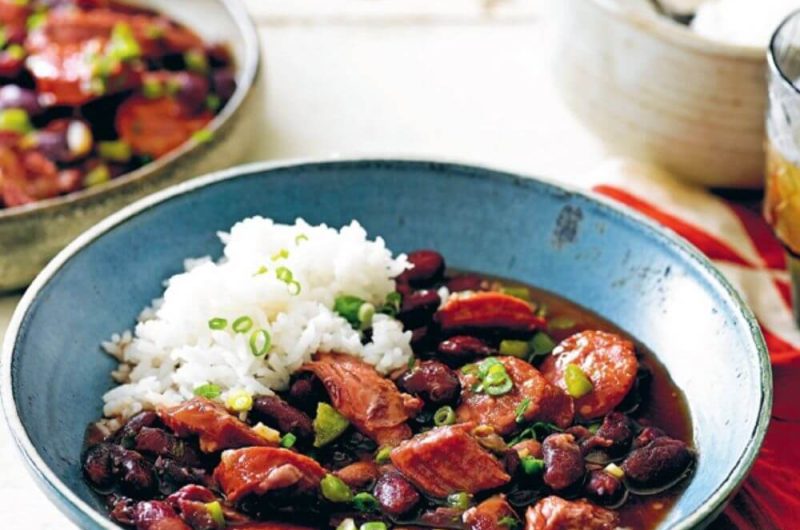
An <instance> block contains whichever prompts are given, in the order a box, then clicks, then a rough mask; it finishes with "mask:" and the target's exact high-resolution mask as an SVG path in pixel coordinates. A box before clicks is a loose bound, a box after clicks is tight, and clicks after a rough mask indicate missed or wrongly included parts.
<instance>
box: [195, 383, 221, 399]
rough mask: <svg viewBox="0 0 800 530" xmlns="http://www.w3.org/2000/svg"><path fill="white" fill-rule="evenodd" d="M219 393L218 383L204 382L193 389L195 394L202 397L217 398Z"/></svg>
mask: <svg viewBox="0 0 800 530" xmlns="http://www.w3.org/2000/svg"><path fill="white" fill-rule="evenodd" d="M221 393H222V389H221V388H220V387H219V385H215V384H213V383H206V384H204V385H200V386H198V387H197V388H195V389H194V395H195V396H199V397H204V398H206V399H214V398H218V397H219V395H220V394H221Z"/></svg>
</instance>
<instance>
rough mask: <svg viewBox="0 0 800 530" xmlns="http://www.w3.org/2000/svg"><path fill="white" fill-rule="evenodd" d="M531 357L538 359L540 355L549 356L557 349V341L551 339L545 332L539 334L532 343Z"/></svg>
mask: <svg viewBox="0 0 800 530" xmlns="http://www.w3.org/2000/svg"><path fill="white" fill-rule="evenodd" d="M530 347H531V350H533V351H532V352H531V356H532V357H538V356H540V355H549V354H550V352H552V351H553V348H555V347H556V343H555V341H554V340H553V339H552V338H550V335H548V334H547V333H545V332H543V331H539V332H537V333H536V334H535V335H534V336H533V338H532V339H531V341H530Z"/></svg>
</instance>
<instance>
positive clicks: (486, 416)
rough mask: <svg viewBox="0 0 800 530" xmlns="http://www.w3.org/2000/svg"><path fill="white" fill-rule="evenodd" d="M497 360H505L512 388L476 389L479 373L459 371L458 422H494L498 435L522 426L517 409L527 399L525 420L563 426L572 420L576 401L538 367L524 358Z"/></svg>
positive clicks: (502, 358) (502, 361)
mask: <svg viewBox="0 0 800 530" xmlns="http://www.w3.org/2000/svg"><path fill="white" fill-rule="evenodd" d="M497 359H498V360H499V361H500V362H501V363H503V366H505V368H506V373H508V375H509V377H510V378H511V381H512V382H513V385H514V386H513V387H512V388H511V391H510V392H508V393H507V394H503V395H501V396H490V395H488V394H485V393H479V392H474V391H473V390H472V388H473V386H474V385H475V384H476V383H478V378H477V376H476V375H475V374H465V373H463V371H461V370H459V372H458V377H459V380H460V381H461V405H459V407H458V409H456V417H457V418H458V421H460V422H466V421H472V422H475V423H478V424H482V425H491V426H492V427H494V429H495V431H497V432H498V433H499V434H502V435H506V434H508V433H510V432H513V431H514V430H515V429H516V428H517V427H518V426H519V425H520V424H519V423H517V414H518V410H517V409H518V408H519V407H520V406H521V405H523V402H524V401H525V400H526V399H527V400H528V401H527V403H528V405H527V407H525V411H524V413H523V414H522V416H523V418H524V422H531V421H546V422H551V423H555V424H556V425H558V426H559V427H561V428H564V427H567V426H569V425H570V424H571V423H572V417H573V404H572V399H571V398H570V397H569V396H568V395H567V394H566V393H564V392H563V391H562V390H561V389H560V388H558V387H556V386H554V385H551V384H550V383H549V382H548V381H547V379H545V378H544V377H543V376H542V374H541V373H539V371H538V370H537V369H536V368H534V367H533V366H531V365H530V364H529V363H527V362H525V361H523V360H522V359H517V358H516V357H508V356H502V357H497Z"/></svg>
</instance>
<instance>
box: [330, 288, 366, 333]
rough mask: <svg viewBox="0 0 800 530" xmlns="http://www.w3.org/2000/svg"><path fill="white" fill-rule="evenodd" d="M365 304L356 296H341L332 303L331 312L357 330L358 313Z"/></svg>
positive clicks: (359, 322)
mask: <svg viewBox="0 0 800 530" xmlns="http://www.w3.org/2000/svg"><path fill="white" fill-rule="evenodd" d="M365 303H366V302H365V301H364V300H362V299H361V298H359V297H357V296H350V295H347V294H343V295H340V296H337V297H336V299H335V300H334V301H333V310H334V311H335V312H336V313H337V314H339V316H341V317H342V318H344V319H345V320H347V321H348V322H349V323H350V325H351V326H353V327H354V328H358V327H360V326H361V320H359V318H358V311H359V309H361V306H362V305H364V304H365Z"/></svg>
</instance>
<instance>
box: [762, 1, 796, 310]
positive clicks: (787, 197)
mask: <svg viewBox="0 0 800 530" xmlns="http://www.w3.org/2000/svg"><path fill="white" fill-rule="evenodd" d="M767 62H768V65H769V66H768V74H767V76H768V91H769V104H768V107H767V118H766V121H767V124H766V125H767V140H766V154H767V167H766V190H765V195H764V217H765V218H766V219H767V221H768V222H769V223H770V225H772V228H773V230H774V231H775V235H776V236H777V237H778V239H780V241H781V243H783V246H784V248H785V249H786V255H787V261H788V263H789V273H790V275H791V278H792V299H793V306H794V315H795V320H796V321H797V323H798V324H799V325H800V11H795V12H794V13H792V14H791V15H789V17H787V18H786V20H784V21H783V23H782V24H781V25H780V26H779V27H778V29H777V30H776V31H775V34H774V35H773V36H772V41H771V42H770V46H769V50H768V53H767Z"/></svg>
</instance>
